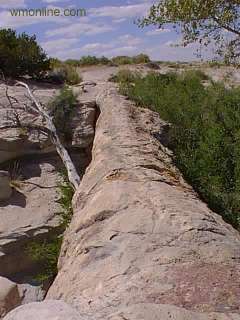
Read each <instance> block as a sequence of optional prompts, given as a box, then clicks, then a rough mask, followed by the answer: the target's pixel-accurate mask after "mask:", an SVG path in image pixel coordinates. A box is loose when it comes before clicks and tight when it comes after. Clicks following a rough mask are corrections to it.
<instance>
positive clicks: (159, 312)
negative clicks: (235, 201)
mask: <svg viewBox="0 0 240 320" xmlns="http://www.w3.org/2000/svg"><path fill="white" fill-rule="evenodd" d="M92 72H93V71H92ZM93 73H94V72H93ZM85 79H86V80H92V74H91V72H90V74H87V75H86V76H85ZM94 80H95V79H94ZM105 80H106V79H105V78H104V77H102V73H101V71H99V72H98V73H97V82H98V85H97V86H96V87H94V88H89V91H88V92H87V93H83V95H82V96H81V99H82V101H84V104H85V105H86V102H89V101H91V103H90V105H94V104H95V102H94V100H95V98H96V96H97V95H98V93H99V91H101V94H100V95H99V96H98V97H97V106H98V108H99V112H100V116H99V118H98V121H97V126H96V131H95V139H94V144H93V149H92V162H91V164H90V165H89V167H88V168H87V170H86V173H85V175H84V176H83V179H82V182H81V185H80V187H79V190H78V191H77V193H76V194H75V196H74V201H73V205H74V216H73V219H72V222H71V224H70V227H69V228H68V229H67V231H66V233H65V237H64V242H63V247H62V250H61V256H60V259H59V273H58V276H57V278H56V279H55V281H54V283H53V285H52V286H51V288H50V290H49V292H48V294H47V297H46V300H45V301H44V302H41V303H33V304H28V305H25V306H22V307H20V308H17V309H16V310H13V311H12V312H10V313H9V314H8V315H7V316H6V317H5V318H4V319H5V320H22V319H24V320H28V319H29V320H30V319H31V320H32V319H33V318H34V319H36V320H42V319H49V320H53V319H64V320H65V319H68V320H77V319H78V320H100V319H101V320H102V319H106V320H123V319H127V320H172V319H177V320H230V319H231V320H240V236H239V233H238V232H237V231H236V230H234V229H233V228H232V227H231V226H230V225H228V224H226V223H225V222H224V221H223V220H222V218H221V217H220V216H219V215H217V214H215V213H214V212H212V211H211V210H210V209H209V208H208V207H207V205H206V204H204V203H203V202H202V201H201V200H200V199H199V197H198V195H197V194H196V193H195V192H194V190H193V189H192V188H191V187H190V186H189V185H188V184H187V183H186V182H185V181H184V179H183V177H182V176H181V174H180V172H179V171H178V170H177V169H176V167H175V166H174V164H173V161H172V154H171V152H170V151H169V150H168V149H167V148H165V147H164V146H163V144H164V143H161V142H163V141H162V140H161V139H162V138H164V130H165V128H166V124H165V123H164V122H163V121H161V119H159V116H158V114H156V113H154V112H152V111H150V110H145V109H141V108H136V107H135V106H134V104H133V103H131V102H130V101H128V100H126V99H125V98H124V97H121V96H119V95H118V93H117V88H116V87H115V85H114V84H106V82H105ZM90 118H91V119H92V116H91V117H90ZM76 119H77V118H76ZM95 119H96V117H95ZM76 124H77V121H76ZM79 129H80V128H79ZM79 132H80V135H81V129H80V131H79ZM76 136H79V135H78V133H76ZM164 139H165V138H164ZM52 299H57V300H62V301H55V300H54V301H53V300H52ZM63 301H64V302H63ZM66 303H67V305H66ZM70 306H71V307H70ZM72 308H73V309H72Z"/></svg>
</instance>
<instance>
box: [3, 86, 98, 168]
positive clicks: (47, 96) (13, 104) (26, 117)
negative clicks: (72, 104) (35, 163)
mask: <svg viewBox="0 0 240 320" xmlns="http://www.w3.org/2000/svg"><path fill="white" fill-rule="evenodd" d="M29 85H30V88H31V89H34V94H35V96H36V97H37V99H38V101H40V102H41V103H43V104H45V106H47V105H48V103H49V102H50V101H51V100H52V99H53V98H54V97H55V96H56V95H57V94H58V93H59V90H60V87H54V86H52V85H49V84H41V83H34V82H33V83H29ZM75 91H76V93H77V94H78V95H79V90H75ZM8 96H9V98H7V96H6V86H5V85H4V84H3V83H0V164H1V163H3V162H5V161H8V160H11V159H15V158H19V157H22V156H25V155H29V154H43V153H49V152H52V151H54V147H53V146H52V143H51V141H50V139H49V136H48V135H46V133H44V132H40V131H39V130H37V129H36V128H35V127H36V126H43V125H44V120H43V119H42V118H41V117H39V115H38V114H37V113H36V112H31V113H29V111H28V110H29V109H28V108H26V107H25V104H29V103H30V102H29V99H28V97H27V94H26V89H25V88H22V87H19V86H16V85H11V86H9V87H8ZM78 98H79V104H78V105H77V106H76V108H75V110H74V114H73V116H72V119H70V120H69V126H70V128H71V131H72V136H73V138H72V141H68V145H69V146H74V147H78V148H90V147H91V144H92V140H93V137H94V126H95V120H96V119H95V114H96V108H95V105H93V104H91V103H86V104H84V103H82V102H81V99H80V98H81V97H80V96H79V97H78ZM94 103H95V101H94ZM18 121H20V123H21V124H22V125H23V128H14V125H16V123H17V122H18ZM24 125H25V127H24ZM29 125H30V126H35V127H33V128H30V127H28V126H29ZM26 126H27V127H26Z"/></svg>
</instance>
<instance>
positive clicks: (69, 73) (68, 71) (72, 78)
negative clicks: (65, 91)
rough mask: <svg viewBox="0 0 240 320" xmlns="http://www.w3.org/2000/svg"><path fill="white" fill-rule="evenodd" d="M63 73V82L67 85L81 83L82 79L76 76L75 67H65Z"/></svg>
mask: <svg viewBox="0 0 240 320" xmlns="http://www.w3.org/2000/svg"><path fill="white" fill-rule="evenodd" d="M64 72H65V81H66V83H67V84H69V85H74V84H78V83H80V82H81V81H82V78H81V77H80V75H79V74H78V72H77V70H76V68H75V67H72V66H65V67H64Z"/></svg>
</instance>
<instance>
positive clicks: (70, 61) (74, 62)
mask: <svg viewBox="0 0 240 320" xmlns="http://www.w3.org/2000/svg"><path fill="white" fill-rule="evenodd" d="M64 63H65V64H66V65H69V66H72V67H80V66H81V63H80V61H79V60H76V59H68V60H66V61H65V62H64Z"/></svg>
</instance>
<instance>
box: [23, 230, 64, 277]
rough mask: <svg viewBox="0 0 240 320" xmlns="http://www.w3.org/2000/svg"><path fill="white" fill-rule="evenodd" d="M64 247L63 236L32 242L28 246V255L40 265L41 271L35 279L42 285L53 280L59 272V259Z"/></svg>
mask: <svg viewBox="0 0 240 320" xmlns="http://www.w3.org/2000/svg"><path fill="white" fill-rule="evenodd" d="M61 245H62V236H55V237H53V238H52V239H51V240H48V241H47V240H45V241H43V242H31V243H29V244H28V246H27V249H26V250H27V254H28V256H29V257H30V258H31V260H32V261H34V262H36V263H37V264H38V269H39V270H40V271H39V273H38V274H37V276H36V277H35V279H36V280H37V281H39V282H40V283H42V282H44V281H45V280H53V279H54V278H55V277H56V275H57V272H58V269H57V264H58V257H59V253H60V250H61Z"/></svg>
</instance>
